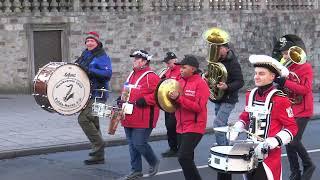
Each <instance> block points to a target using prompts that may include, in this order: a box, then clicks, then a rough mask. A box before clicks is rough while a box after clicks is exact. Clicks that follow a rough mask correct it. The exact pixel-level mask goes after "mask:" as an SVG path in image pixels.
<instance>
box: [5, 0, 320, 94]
mask: <svg viewBox="0 0 320 180" xmlns="http://www.w3.org/2000/svg"><path fill="white" fill-rule="evenodd" d="M319 15H320V13H319V8H318V0H295V1H292V0H284V1H278V0H268V1H263V0H214V1H212V0H172V1H166V0H144V1H143V0H38V1H36V0H0V54H1V56H0V69H1V71H0V93H10V94H17V93H25V94H28V93H32V88H33V87H32V85H33V79H34V76H35V74H36V73H37V71H38V69H39V68H40V67H42V66H43V65H45V64H46V63H48V62H50V61H64V62H70V63H72V62H74V61H75V60H76V59H77V57H79V56H80V53H81V51H82V50H83V48H84V38H85V36H84V33H85V32H87V31H97V32H99V34H100V36H101V39H102V42H103V44H104V47H105V49H106V51H107V53H108V54H109V55H110V56H111V58H112V64H113V70H114V73H113V78H112V80H111V88H112V90H114V91H117V90H119V89H120V87H121V86H122V84H123V82H124V81H125V79H126V77H127V76H128V74H129V72H130V71H131V67H130V66H129V65H128V64H131V62H129V61H131V59H130V58H129V54H130V53H131V52H132V51H133V50H136V49H145V50H147V51H148V52H150V53H151V54H153V60H152V64H151V66H152V67H153V68H154V69H155V70H157V71H158V70H160V69H161V68H163V67H164V65H163V64H162V63H161V60H162V59H163V57H164V55H165V53H166V52H167V51H173V52H175V53H176V54H177V56H178V58H180V59H181V58H183V56H184V55H185V54H194V55H196V56H198V57H200V59H202V61H201V68H206V65H207V63H206V58H207V52H208V45H207V44H206V42H205V41H204V39H203V38H202V33H203V32H204V31H205V30H207V29H208V28H210V27H220V28H222V29H224V30H226V31H228V32H229V33H230V36H231V43H232V45H233V47H234V49H235V51H236V52H237V53H238V55H239V61H240V63H241V67H242V69H243V73H244V77H245V87H244V88H243V89H247V88H250V87H252V86H253V80H252V76H253V71H252V67H251V66H250V63H249V62H248V57H249V55H250V54H270V55H271V51H272V47H273V41H274V38H279V37H281V36H282V35H284V34H289V33H290V34H297V35H299V36H300V37H301V38H302V39H303V40H304V41H305V44H306V47H307V54H308V61H309V62H310V63H311V64H312V66H313V70H314V90H315V91H317V90H318V89H319V86H320V75H319V74H320V61H319V58H320V42H319V41H318V39H319V38H320V18H319Z"/></svg>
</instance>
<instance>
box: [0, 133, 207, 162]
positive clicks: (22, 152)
mask: <svg viewBox="0 0 320 180" xmlns="http://www.w3.org/2000/svg"><path fill="white" fill-rule="evenodd" d="M212 133H213V129H212V128H207V129H206V133H205V134H212ZM166 139H167V134H166V133H158V134H154V135H152V136H150V139H149V142H151V141H160V140H166ZM104 142H105V144H106V145H105V147H112V146H121V145H127V141H126V139H125V138H115V139H112V140H108V141H104ZM90 148H91V144H90V143H89V142H79V143H68V144H60V145H54V146H42V147H41V146H40V147H35V148H23V149H13V150H10V151H1V152H0V160H2V159H12V158H17V157H23V156H32V155H42V154H49V153H58V152H65V151H80V150H87V149H90Z"/></svg>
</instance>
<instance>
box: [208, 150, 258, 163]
mask: <svg viewBox="0 0 320 180" xmlns="http://www.w3.org/2000/svg"><path fill="white" fill-rule="evenodd" d="M210 153H211V154H212V155H216V156H220V157H229V158H233V159H243V160H244V161H250V160H251V158H252V157H253V156H252V155H251V157H250V158H249V160H245V159H246V158H247V157H248V156H250V154H249V153H248V154H242V155H240V154H238V155H235V154H222V153H219V152H215V151H212V150H211V149H210Z"/></svg>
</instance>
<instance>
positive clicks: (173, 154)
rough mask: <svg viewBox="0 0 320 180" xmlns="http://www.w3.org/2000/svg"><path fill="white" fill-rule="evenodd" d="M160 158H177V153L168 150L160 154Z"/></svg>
mask: <svg viewBox="0 0 320 180" xmlns="http://www.w3.org/2000/svg"><path fill="white" fill-rule="evenodd" d="M161 155H162V157H177V151H175V150H172V149H169V150H167V151H166V152H164V153H161Z"/></svg>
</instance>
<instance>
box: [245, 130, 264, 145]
mask: <svg viewBox="0 0 320 180" xmlns="http://www.w3.org/2000/svg"><path fill="white" fill-rule="evenodd" d="M243 132H245V133H247V134H249V135H251V136H254V137H255V138H257V140H258V141H261V142H263V141H264V139H263V138H262V137H260V136H258V135H256V134H253V133H251V132H249V131H247V130H245V129H243Z"/></svg>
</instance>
